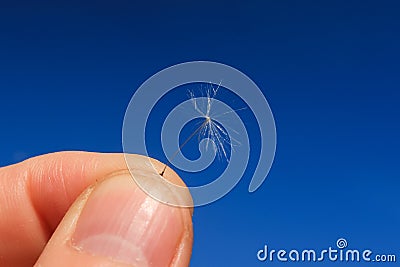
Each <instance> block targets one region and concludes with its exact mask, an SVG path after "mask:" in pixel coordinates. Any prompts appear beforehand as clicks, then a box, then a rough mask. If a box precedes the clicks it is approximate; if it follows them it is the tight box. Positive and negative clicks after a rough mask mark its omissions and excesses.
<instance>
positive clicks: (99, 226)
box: [72, 172, 184, 266]
mask: <svg viewBox="0 0 400 267" xmlns="http://www.w3.org/2000/svg"><path fill="white" fill-rule="evenodd" d="M139 175H140V176H142V178H143V179H145V178H146V177H145V176H146V175H148V176H149V177H151V176H154V174H152V173H148V174H146V172H140V174H139ZM149 179H150V181H151V178H149ZM157 188H158V189H157ZM154 190H162V191H163V193H164V194H165V192H164V191H165V188H160V186H156V187H155V189H154ZM167 194H168V192H167ZM183 233H184V223H183V216H182V212H181V210H180V209H179V208H176V207H172V206H169V205H166V204H163V203H161V202H159V201H157V200H154V199H153V198H151V197H150V196H148V195H147V194H146V193H144V192H143V191H142V190H141V189H140V188H138V186H137V185H136V184H135V183H134V181H133V179H132V178H131V176H130V175H122V176H118V177H113V178H110V179H107V180H105V181H103V182H102V183H101V184H100V185H99V186H98V187H96V188H95V189H94V191H93V192H92V193H91V194H90V196H89V199H88V200H87V202H86V204H85V207H84V208H83V210H82V213H81V215H80V217H79V219H78V221H77V224H76V229H75V233H74V234H73V238H72V245H73V246H74V247H75V248H77V249H79V250H81V251H83V252H87V253H90V254H92V255H96V256H104V257H108V258H110V259H111V260H113V261H117V262H122V263H127V264H131V265H132V266H169V264H171V262H172V260H173V258H174V256H175V254H176V252H177V248H178V247H179V245H180V241H181V239H182V236H183Z"/></svg>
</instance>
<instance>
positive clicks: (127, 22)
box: [0, 0, 400, 266]
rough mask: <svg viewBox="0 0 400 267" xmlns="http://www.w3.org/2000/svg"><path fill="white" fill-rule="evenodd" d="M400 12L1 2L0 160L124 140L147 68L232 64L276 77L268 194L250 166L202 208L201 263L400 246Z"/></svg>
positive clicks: (267, 90)
mask: <svg viewBox="0 0 400 267" xmlns="http://www.w3.org/2000/svg"><path fill="white" fill-rule="evenodd" d="M399 12H400V4H398V1H352V0H347V1H339V0H338V1H307V0H304V1H284V0H281V1H229V2H225V1H197V2H192V3H189V2H188V1H172V2H167V1H165V2H161V1H160V2H159V3H157V2H149V3H147V4H144V3H141V4H138V3H134V1H119V0H115V1H109V2H105V1H65V2H63V1H26V2H23V1H7V2H6V1H1V2H0V122H1V125H2V126H1V130H0V148H1V153H0V165H8V164H12V163H15V162H18V161H20V160H23V159H25V158H27V157H31V156H35V155H39V154H43V153H48V152H53V151H60V150H89V151H104V152H116V151H122V146H121V129H122V121H123V116H124V112H125V109H126V107H127V105H128V103H129V100H130V98H131V96H132V95H133V93H134V91H135V89H136V88H138V87H139V86H140V84H141V83H142V82H143V81H145V80H146V79H147V78H149V77H150V76H151V75H152V74H154V73H156V72H157V71H160V70H161V69H163V68H165V67H168V66H171V65H174V64H176V63H181V62H185V61H191V60H211V61H218V62H221V63H225V64H228V65H231V66H233V67H235V68H237V69H239V70H241V71H243V72H244V73H246V74H247V75H248V76H249V77H250V78H252V79H253V80H254V81H255V82H256V83H257V84H258V86H259V87H260V88H261V89H262V90H263V93H264V95H265V96H266V98H267V99H268V101H269V104H270V106H271V108H272V110H273V112H274V116H275V120H276V125H277V133H278V145H277V153H276V158H275V162H274V165H273V168H272V170H271V172H270V174H269V176H268V178H267V180H266V181H265V182H264V184H263V185H262V187H261V188H260V189H259V190H258V191H256V193H253V194H249V193H248V192H247V188H248V185H249V182H250V179H251V166H250V170H249V171H248V172H247V175H246V176H245V177H244V178H243V179H242V180H241V182H240V183H239V185H238V186H237V187H236V188H235V189H234V190H233V191H232V192H231V193H230V194H228V195H227V196H226V197H224V198H223V199H221V200H219V201H217V202H215V203H213V204H211V205H208V206H205V207H200V208H197V209H196V210H195V213H194V229H195V242H194V251H193V259H192V266H267V265H268V266H286V265H291V266H300V264H293V263H292V264H290V263H285V264H277V263H274V264H271V263H269V264H268V263H259V262H258V261H257V259H256V252H257V251H258V250H259V249H261V248H262V247H263V246H264V244H267V245H269V246H271V247H273V248H284V249H292V248H298V249H304V248H315V249H323V248H326V247H329V246H333V247H334V246H335V242H336V240H337V239H338V238H339V237H345V238H346V239H347V240H348V242H349V247H351V248H359V249H366V248H369V249H372V250H373V251H374V252H376V253H392V254H393V253H396V254H397V257H398V258H400V252H399V247H400V242H399V240H400V229H399V227H398V226H399V223H400V209H399V203H400V195H399V187H400V180H399V179H400V170H399V165H400V164H399V162H400V153H399V151H400V139H399V136H400V125H399V117H400V105H399V102H400V75H399V71H400V66H399V62H400V52H399V47H400V17H399ZM253 144H254V146H257V141H254V143H253ZM150 145H151V144H150ZM154 146H155V147H156V145H154ZM155 149H157V148H155ZM160 159H162V158H160ZM256 159H257V155H255V156H253V155H252V161H251V162H250V165H252V164H253V165H254V162H255V160H256ZM185 179H190V177H189V178H188V177H187V176H185ZM310 265H311V266H322V264H321V263H319V264H301V266H310ZM323 265H324V266H344V265H345V264H340V263H335V264H329V263H324V264H323ZM353 265H354V264H353ZM374 265H379V264H374ZM382 265H386V266H395V265H394V264H382Z"/></svg>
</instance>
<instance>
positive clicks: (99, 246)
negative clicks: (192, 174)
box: [0, 152, 193, 267]
mask: <svg viewBox="0 0 400 267" xmlns="http://www.w3.org/2000/svg"><path fill="white" fill-rule="evenodd" d="M130 157H131V158H130V160H132V162H133V163H134V165H135V169H136V171H137V175H142V176H147V175H148V174H150V175H154V170H153V168H152V167H149V165H148V164H147V165H146V163H147V162H148V158H146V157H144V156H138V155H132V156H130ZM152 161H153V164H154V166H155V167H156V168H157V169H158V170H161V169H162V168H163V165H162V164H161V163H159V162H157V161H155V160H152ZM164 177H166V178H167V179H168V180H170V181H171V182H173V183H176V184H179V185H183V182H182V180H180V178H179V177H178V176H177V175H176V174H175V173H174V172H173V171H171V170H170V169H168V170H167V172H166V173H165V175H164ZM191 212H192V211H191V209H188V208H176V207H172V206H168V205H165V204H162V203H160V202H158V201H156V200H154V199H152V198H151V197H149V196H148V195H147V194H145V193H144V192H143V191H141V190H140V189H139V188H138V186H137V185H136V184H135V182H134V180H133V179H132V177H131V176H130V174H129V173H128V171H127V170H126V164H125V160H124V157H123V155H122V154H100V153H87V152H60V153H54V154H48V155H44V156H39V157H35V158H32V159H28V160H26V161H24V162H21V163H19V164H16V165H12V166H7V167H3V168H0V266H13V267H15V266H32V265H33V264H35V262H36V266H41V267H42V266H43V267H46V266H68V267H70V266H85V267H86V266H109V267H114V266H115V267H116V266H188V265H189V260H190V256H191V250H192V240H193V232H192V221H191V219H192V215H191Z"/></svg>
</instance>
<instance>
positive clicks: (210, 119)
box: [160, 83, 246, 176]
mask: <svg viewBox="0 0 400 267" xmlns="http://www.w3.org/2000/svg"><path fill="white" fill-rule="evenodd" d="M220 86H221V83H219V84H218V86H216V87H214V86H213V84H211V83H210V86H209V88H207V90H206V97H205V99H206V101H204V97H203V98H200V99H201V101H202V103H200V102H199V98H197V97H196V95H195V93H194V92H193V91H189V97H190V99H191V101H192V103H193V108H194V109H195V110H196V111H197V112H198V113H199V114H200V117H202V118H204V121H202V123H201V125H200V126H199V127H198V128H197V129H196V130H195V131H194V132H193V133H192V134H191V135H190V136H189V137H188V138H187V139H186V140H185V141H184V142H183V143H182V144H181V145H180V146H179V148H178V149H177V151H176V152H175V153H174V154H173V155H172V156H171V158H170V159H169V160H168V162H167V163H166V164H165V166H164V168H163V170H162V171H161V173H160V175H161V176H162V175H164V172H165V170H166V168H167V166H168V165H169V164H170V163H171V161H172V160H173V159H174V158H175V157H176V156H177V155H178V153H179V152H180V151H181V149H182V148H183V147H184V146H185V145H186V144H187V143H188V142H189V141H190V140H191V139H192V138H193V137H194V136H195V135H198V140H199V142H200V140H202V139H204V138H205V139H206V140H207V142H206V150H207V149H208V148H209V146H210V142H213V145H212V148H213V149H214V152H215V153H216V155H217V156H218V158H219V159H225V160H226V161H227V162H229V151H228V148H230V149H231V150H233V149H234V148H233V147H234V142H235V143H236V144H238V145H240V143H239V142H238V141H237V140H236V139H234V138H233V137H232V136H229V134H228V132H227V131H226V130H225V129H224V128H225V127H227V128H229V127H228V126H226V125H224V126H222V125H221V124H220V123H219V122H218V121H217V120H216V118H217V117H221V116H223V115H225V114H228V113H231V112H236V111H238V110H243V109H246V108H240V109H237V110H230V111H227V112H224V113H221V114H217V115H212V106H213V102H214V100H215V99H216V98H215V97H216V95H217V93H218V90H219V88H220ZM204 102H205V103H204ZM229 130H232V131H233V132H236V131H235V130H234V129H231V128H229ZM236 133H237V132H236Z"/></svg>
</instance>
